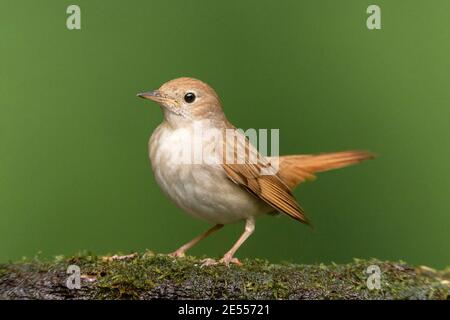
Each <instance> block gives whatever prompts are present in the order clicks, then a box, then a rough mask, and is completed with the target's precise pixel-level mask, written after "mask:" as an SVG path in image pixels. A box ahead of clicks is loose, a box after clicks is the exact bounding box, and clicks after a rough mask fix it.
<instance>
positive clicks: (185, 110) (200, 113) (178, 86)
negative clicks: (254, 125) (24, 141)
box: [137, 78, 225, 126]
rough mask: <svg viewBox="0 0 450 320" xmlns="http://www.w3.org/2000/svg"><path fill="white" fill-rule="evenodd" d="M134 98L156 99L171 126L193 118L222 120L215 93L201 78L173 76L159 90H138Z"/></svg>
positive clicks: (182, 123) (184, 123)
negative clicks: (141, 91) (173, 77)
mask: <svg viewBox="0 0 450 320" xmlns="http://www.w3.org/2000/svg"><path fill="white" fill-rule="evenodd" d="M137 96H138V97H141V98H144V99H148V100H152V101H155V102H157V103H158V104H159V105H160V106H161V107H162V110H163V112H164V118H165V120H166V121H168V122H169V123H170V124H171V125H174V126H182V125H186V124H189V123H190V122H191V121H196V120H204V119H207V120H212V121H223V120H224V119H225V116H224V114H223V111H222V107H221V103H220V100H219V97H218V95H217V93H216V92H215V91H214V89H213V88H211V87H210V86H209V85H207V84H206V83H204V82H203V81H200V80H197V79H193V78H177V79H174V80H171V81H168V82H166V83H164V84H163V85H162V86H161V87H160V88H159V89H157V90H153V91H148V92H143V93H139V94H138V95H137Z"/></svg>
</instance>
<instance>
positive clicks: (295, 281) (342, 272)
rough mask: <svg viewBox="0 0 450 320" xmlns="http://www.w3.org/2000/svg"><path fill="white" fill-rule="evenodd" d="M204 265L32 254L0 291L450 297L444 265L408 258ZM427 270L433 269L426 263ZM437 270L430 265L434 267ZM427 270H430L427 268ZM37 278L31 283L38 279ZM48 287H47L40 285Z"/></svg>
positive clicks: (156, 258) (2, 272) (3, 274)
mask: <svg viewBox="0 0 450 320" xmlns="http://www.w3.org/2000/svg"><path fill="white" fill-rule="evenodd" d="M243 262H244V266H242V267H238V266H234V265H233V266H230V267H229V268H228V267H225V266H223V265H218V266H209V267H201V261H200V260H199V259H197V258H194V257H186V258H178V259H174V258H171V257H168V256H165V255H155V254H153V253H152V252H145V253H143V254H139V255H136V256H135V257H131V258H129V259H123V260H112V261H109V260H105V259H102V258H101V257H97V256H96V255H94V254H92V253H89V252H85V253H81V254H77V255H75V256H71V257H63V256H58V257H56V258H55V259H54V261H51V262H46V261H40V260H37V259H33V260H31V261H22V262H20V263H14V264H8V265H3V266H0V292H7V289H8V288H9V287H13V286H14V284H18V285H19V286H21V288H20V290H19V289H17V287H14V288H15V290H12V291H11V290H9V291H8V296H7V298H21V297H22V298H23V297H24V295H28V296H31V297H37V298H41V299H42V298H44V299H45V298H49V299H54V298H69V299H92V298H95V299H152V298H165V299H184V298H189V299H448V297H449V284H448V283H447V282H446V281H447V280H445V275H448V273H449V272H448V270H447V271H442V272H438V271H435V272H431V273H430V272H425V271H424V270H425V269H423V268H413V267H411V266H409V265H407V264H406V263H404V262H389V261H379V260H376V259H371V260H357V259H356V260H355V261H353V262H351V263H348V264H342V265H338V264H331V265H323V264H317V265H297V264H291V263H283V264H278V265H274V264H270V263H269V262H267V261H265V260H260V259H254V260H245V261H243ZM71 264H76V265H78V266H79V267H80V269H81V273H82V276H81V280H82V288H81V290H69V289H67V288H66V287H65V286H64V283H65V279H66V278H67V276H68V275H67V274H66V270H67V267H68V266H69V265H71ZM370 265H377V266H378V267H379V268H380V270H381V282H380V283H381V289H380V290H376V289H374V290H369V289H368V288H367V285H366V281H367V277H368V274H366V270H367V267H369V266H370ZM428 269H429V268H428ZM431 270H432V269H431ZM428 271H429V270H428ZM33 281H34V282H33ZM42 286H44V288H43V287H42Z"/></svg>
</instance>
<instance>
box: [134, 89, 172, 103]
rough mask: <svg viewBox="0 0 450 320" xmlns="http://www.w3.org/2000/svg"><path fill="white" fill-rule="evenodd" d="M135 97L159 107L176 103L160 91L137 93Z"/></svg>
mask: <svg viewBox="0 0 450 320" xmlns="http://www.w3.org/2000/svg"><path fill="white" fill-rule="evenodd" d="M137 96H138V97H140V98H143V99H148V100H152V101H155V102H157V103H158V104H159V105H161V106H164V107H168V106H176V105H177V101H176V100H175V99H172V98H171V97H169V96H168V95H166V94H165V93H163V92H161V91H160V90H152V91H148V92H142V93H138V94H137Z"/></svg>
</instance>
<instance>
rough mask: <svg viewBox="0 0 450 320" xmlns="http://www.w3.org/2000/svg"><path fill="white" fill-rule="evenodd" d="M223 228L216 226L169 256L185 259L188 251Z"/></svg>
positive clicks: (220, 225)
mask: <svg viewBox="0 0 450 320" xmlns="http://www.w3.org/2000/svg"><path fill="white" fill-rule="evenodd" d="M222 227H223V224H216V225H215V226H214V227H212V228H210V229H208V230H207V231H205V232H203V233H202V234H201V235H199V236H198V237H195V238H194V239H192V240H191V241H189V242H188V243H186V244H184V245H182V246H181V247H180V248H178V249H177V250H176V251H174V252H172V253H170V254H169V255H170V256H172V257H184V254H185V252H186V251H188V250H189V249H191V248H192V247H193V246H195V245H196V244H197V243H199V242H200V241H201V240H203V239H205V238H206V237H207V236H209V235H210V234H211V233H214V232H215V231H217V230H219V229H221V228H222Z"/></svg>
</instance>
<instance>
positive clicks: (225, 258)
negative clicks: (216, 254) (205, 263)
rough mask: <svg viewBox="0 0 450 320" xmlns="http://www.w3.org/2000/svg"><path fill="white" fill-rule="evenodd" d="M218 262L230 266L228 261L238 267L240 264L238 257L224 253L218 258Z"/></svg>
mask: <svg viewBox="0 0 450 320" xmlns="http://www.w3.org/2000/svg"><path fill="white" fill-rule="evenodd" d="M219 262H220V263H223V264H224V265H226V266H227V267H228V266H230V263H232V264H235V265H237V266H240V267H241V266H242V262H240V261H239V259H238V258H233V256H232V255H229V254H225V255H224V256H223V258H222V259H220V261H219Z"/></svg>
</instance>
